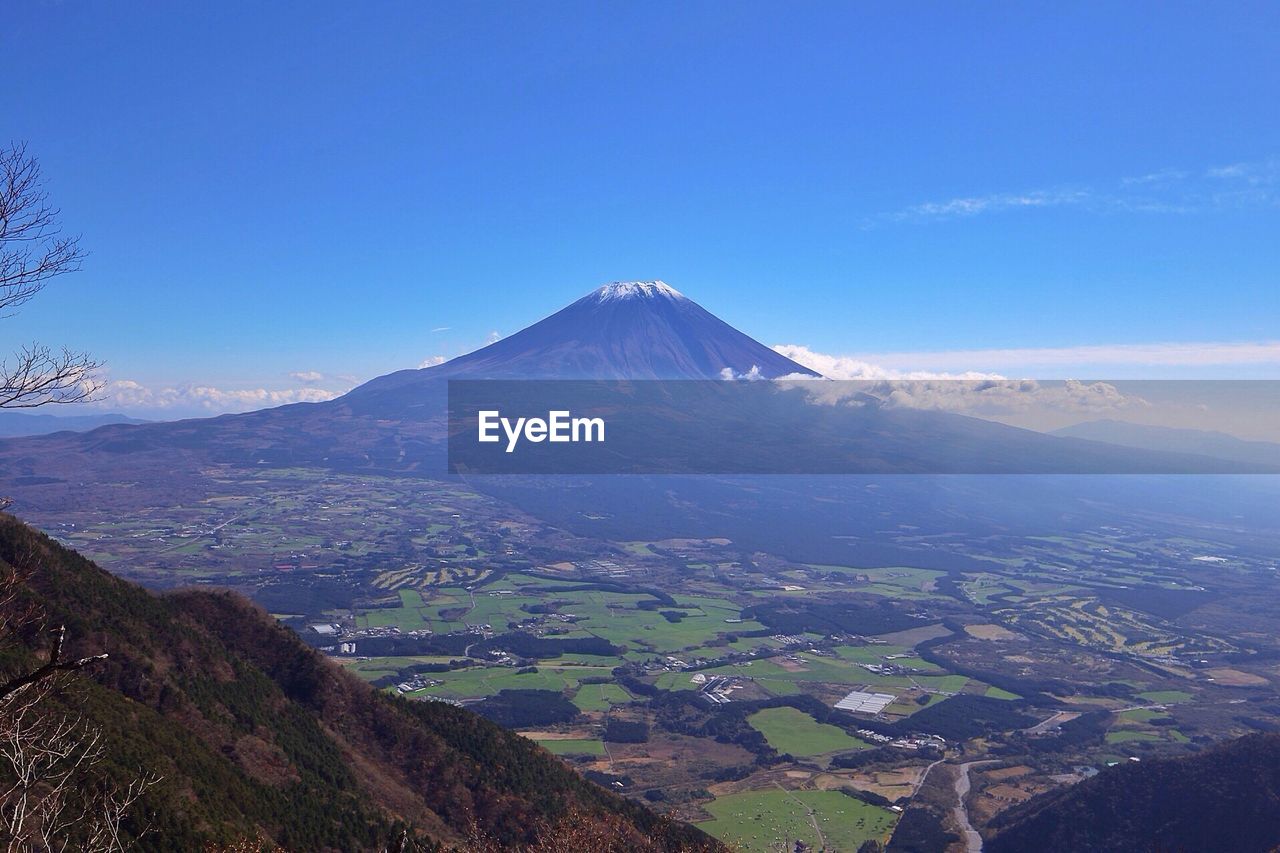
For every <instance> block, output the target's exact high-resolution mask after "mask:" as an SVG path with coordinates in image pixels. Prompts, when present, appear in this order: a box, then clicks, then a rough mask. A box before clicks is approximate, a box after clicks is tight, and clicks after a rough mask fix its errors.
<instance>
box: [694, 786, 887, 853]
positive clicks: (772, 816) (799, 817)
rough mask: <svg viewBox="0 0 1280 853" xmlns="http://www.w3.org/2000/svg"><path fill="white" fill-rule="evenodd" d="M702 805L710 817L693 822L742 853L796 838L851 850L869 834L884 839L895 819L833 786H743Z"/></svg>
mask: <svg viewBox="0 0 1280 853" xmlns="http://www.w3.org/2000/svg"><path fill="white" fill-rule="evenodd" d="M706 809H707V811H709V812H711V814H713V815H715V818H714V819H713V820H709V821H704V822H702V823H699V824H698V825H697V826H698V828H699V829H701V830H703V831H705V832H708V833H710V834H711V835H714V836H715V837H716V838H719V839H720V840H721V841H724V842H726V843H728V844H729V845H731V846H732V847H733V848H734V849H735V850H738V851H742V853H754V851H771V850H782V849H785V850H791V849H793V847H794V845H795V842H796V841H803V842H804V843H805V844H806V845H808V847H809V849H811V850H824V849H825V850H833V851H849V853H852V851H855V850H857V849H858V847H859V846H860V845H861V844H862V843H863V842H864V841H867V840H869V839H876V840H878V841H881V842H884V841H887V840H888V838H889V835H890V833H891V832H892V831H893V826H894V824H895V823H896V822H897V815H895V814H894V813H893V812H891V811H888V810H887V809H882V808H878V807H877V806H872V805H868V804H867V803H864V802H862V801H861V800H855V799H854V798H853V797H849V796H846V795H845V794H842V793H840V792H838V791H783V790H775V791H747V792H746V793H742V794H730V795H729V796H727V797H719V798H717V799H716V800H714V801H713V802H711V803H710V804H708V805H707V806H706ZM815 827H816V829H815ZM819 833H821V837H819ZM784 844H785V847H784V846H781V845H784Z"/></svg>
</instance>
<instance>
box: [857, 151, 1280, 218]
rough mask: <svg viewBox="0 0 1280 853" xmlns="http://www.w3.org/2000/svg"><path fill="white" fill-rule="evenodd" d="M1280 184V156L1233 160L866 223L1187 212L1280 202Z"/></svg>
mask: <svg viewBox="0 0 1280 853" xmlns="http://www.w3.org/2000/svg"><path fill="white" fill-rule="evenodd" d="M1277 185H1280V158H1272V159H1269V160H1258V161H1254V162H1244V163H1231V164H1228V165H1225V166H1214V167H1211V168H1208V169H1201V170H1197V171H1195V172H1190V171H1186V170H1182V169H1161V170H1159V171H1155V172H1148V173H1146V174H1141V175H1134V176H1130V177H1124V178H1121V179H1119V180H1118V181H1113V182H1107V183H1106V184H1102V185H1098V186H1092V187H1090V186H1084V187H1055V188H1048V189H1033V190H1028V191H1025V192H995V193H981V194H976V195H970V196H957V197H954V198H950V199H943V200H940V201H926V202H922V203H919V204H913V205H909V206H907V207H904V208H901V209H899V210H894V211H886V212H883V213H880V214H877V215H875V216H872V217H870V218H869V219H867V220H865V221H864V223H863V227H873V226H875V225H876V224H878V223H886V222H890V223H896V222H935V221H946V220H952V219H964V218H969V217H973V216H977V215H979V214H986V213H999V212H1002V211H1015V210H1031V209H1036V208H1052V207H1073V208H1078V209H1081V210H1085V211H1089V212H1093V213H1102V214H1108V213H1156V214H1186V213H1197V212H1205V211H1213V210H1237V209H1242V208H1244V209H1247V208H1256V207H1267V206H1274V205H1276V204H1277V203H1280V199H1278V198H1277V195H1276V186H1277Z"/></svg>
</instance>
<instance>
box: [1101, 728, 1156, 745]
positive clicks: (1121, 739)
mask: <svg viewBox="0 0 1280 853" xmlns="http://www.w3.org/2000/svg"><path fill="white" fill-rule="evenodd" d="M1143 740H1160V736H1159V735H1153V734H1152V733H1151V732H1136V731H1133V730H1132V729H1120V730H1119V731H1114V732H1107V743H1131V742H1133V741H1143Z"/></svg>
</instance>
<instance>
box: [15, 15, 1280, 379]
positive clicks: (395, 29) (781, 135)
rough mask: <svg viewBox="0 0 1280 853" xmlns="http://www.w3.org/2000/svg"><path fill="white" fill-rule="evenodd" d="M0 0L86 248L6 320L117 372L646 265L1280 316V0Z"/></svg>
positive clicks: (483, 312)
mask: <svg viewBox="0 0 1280 853" xmlns="http://www.w3.org/2000/svg"><path fill="white" fill-rule="evenodd" d="M4 18H5V26H4V28H3V32H2V33H0V42H2V43H3V44H2V48H3V55H4V56H5V60H6V67H7V70H8V74H7V79H8V82H7V85H5V86H4V87H2V88H0V117H2V120H3V136H4V137H7V138H10V139H15V140H19V139H20V140H26V141H27V142H28V143H29V144H30V147H31V149H32V150H33V151H34V152H36V153H37V154H38V155H39V157H40V158H41V160H42V162H43V165H44V169H45V172H46V175H47V178H48V182H49V190H50V192H51V193H52V195H53V198H54V200H55V201H56V202H57V203H58V204H59V205H60V206H61V207H62V210H63V218H64V221H65V223H66V225H67V226H68V228H69V229H71V230H73V231H76V232H79V233H81V234H82V235H83V240H84V244H85V246H86V247H87V248H89V249H90V250H91V251H92V256H91V257H90V258H89V260H88V262H87V263H86V266H85V271H84V272H82V273H80V274H79V275H77V276H75V277H73V278H67V279H65V280H63V281H61V282H59V283H58V284H57V285H56V286H55V287H53V288H51V289H50V290H49V291H48V293H47V294H46V295H45V296H42V297H41V299H40V300H39V301H38V302H36V303H33V304H32V305H31V306H30V307H29V308H28V309H26V310H25V311H24V313H23V314H22V315H21V317H20V318H19V319H11V320H8V321H5V322H4V325H3V326H0V329H2V330H3V335H4V340H5V342H6V343H7V344H8V343H10V342H16V341H17V340H18V339H20V338H22V337H39V338H40V339H42V340H46V341H48V342H51V343H64V342H65V343H68V344H71V345H74V346H77V347H81V348H86V349H89V350H92V351H93V352H95V353H97V354H99V355H101V356H102V357H104V358H105V359H106V360H107V361H108V362H109V363H110V365H111V375H112V376H113V377H114V378H116V379H121V378H129V379H132V380H135V381H138V382H140V383H143V384H146V385H156V384H163V383H205V384H209V385H212V386H218V387H224V386H225V387H267V388H285V387H289V385H290V383H291V382H293V380H291V379H290V378H289V377H288V374H289V373H290V372H295V371H316V372H320V373H323V374H325V375H326V377H332V376H335V375H337V374H347V375H349V376H352V377H358V378H361V379H363V378H368V377H370V376H372V375H375V374H378V373H383V372H387V371H389V370H392V369H396V368H400V367H405V366H415V365H416V364H417V363H419V362H421V361H422V360H423V359H426V358H428V357H430V356H433V355H437V354H442V355H455V354H458V353H459V352H462V351H465V350H468V349H471V348H474V347H475V346H477V345H479V344H481V343H483V342H484V340H485V338H486V336H487V335H488V334H489V333H490V332H491V331H492V330H498V331H499V332H501V333H504V334H505V333H510V332H512V331H515V330H516V329H518V328H520V327H522V326H524V325H527V324H528V323H530V322H532V321H534V320H536V319H538V318H539V317H541V316H543V315H545V314H547V313H550V312H551V311H552V310H554V309H556V308H558V307H560V306H561V305H562V304H564V303H566V302H568V301H570V300H572V299H574V298H576V297H578V296H580V295H581V294H582V293H584V292H586V291H587V290H589V289H591V288H592V287H594V286H596V285H598V284H600V283H602V282H605V281H609V280H613V279H631V278H662V279H665V280H666V281H668V282H670V283H671V284H673V285H674V286H676V287H678V288H680V289H681V290H683V291H684V292H685V293H686V294H688V295H689V296H691V297H692V298H694V299H697V300H698V301H699V302H701V303H702V304H703V305H704V306H706V307H707V308H709V309H710V310H712V311H714V312H716V313H718V314H719V315H721V316H722V317H723V318H724V319H726V320H727V321H729V322H731V323H733V324H734V325H736V326H738V327H739V328H742V329H743V330H744V331H747V332H748V333H750V334H752V335H753V336H755V337H757V338H759V339H761V340H763V341H764V342H766V343H769V344H778V343H791V344H802V345H805V346H808V347H810V348H812V349H814V350H816V351H820V352H823V353H839V354H850V353H852V354H876V353H899V354H900V353H913V352H918V351H922V350H947V351H950V350H965V349H984V350H989V349H1005V348H1041V347H1054V348H1072V347H1079V346H1083V345H1107V346H1111V345H1118V344H1141V343H1151V342H1199V341H1205V342H1215V343H1221V342H1239V341H1275V340H1277V339H1280V323H1278V322H1277V321H1278V320H1280V296H1277V293H1278V292H1280V281H1278V278H1280V276H1278V274H1277V272H1278V271H1280V202H1278V200H1280V109H1278V108H1277V104H1280V62H1277V61H1276V50H1277V48H1276V45H1277V44H1280V6H1277V5H1276V4H1274V3H1233V4H1209V3H1198V4H1178V3H1158V4H1155V3H1153V4H1141V3H1111V2H1109V3H1096V4H1078V5H1077V4H1073V5H1072V6H1071V8H1067V7H1065V6H1064V5H1063V4H1049V3H1043V4H1041V3H1034V4H1028V3H1016V4H1015V3H1008V4H982V5H980V6H975V5H974V4H954V3H939V4H936V5H915V6H913V7H912V8H911V9H910V10H907V9H906V8H905V7H904V6H902V5H900V4H850V3H840V4H836V3H804V4H779V3H740V2H735V3H728V2H724V3H714V4H713V3H626V4H623V3H599V2H592V3H586V2H583V3H572V4H570V3H536V4H535V3H485V4H475V3H453V4H446V3H434V4H419V3H397V4H388V3H370V4H363V3H349V2H347V3H290V4H282V3H268V4H263V6H262V7H261V8H259V7H258V6H256V5H254V6H250V5H248V4H240V3H203V4H195V3H145V2H130V3H88V2H66V3H54V2H32V3H20V4H13V6H12V7H11V8H9V9H7V10H6V12H5V15H4ZM441 327H448V329H447V330H446V331H432V330H433V329H439V328H441ZM973 366H974V367H976V368H981V367H985V366H986V365H980V364H975V365H973ZM326 382H328V383H329V384H334V385H335V386H336V385H337V384H341V383H340V381H339V380H337V379H326ZM320 384H322V385H324V384H325V382H321V383H320Z"/></svg>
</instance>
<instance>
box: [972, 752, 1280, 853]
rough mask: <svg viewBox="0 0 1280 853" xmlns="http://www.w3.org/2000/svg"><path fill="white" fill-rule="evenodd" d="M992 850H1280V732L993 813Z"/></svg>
mask: <svg viewBox="0 0 1280 853" xmlns="http://www.w3.org/2000/svg"><path fill="white" fill-rule="evenodd" d="M991 826H992V828H993V829H995V830H996V831H995V834H994V836H993V837H991V839H990V840H989V841H988V842H987V843H986V845H985V847H984V849H986V850H987V851H989V853H1022V851H1026V850H1036V851H1039V853H1110V852H1111V851H1118V850H1123V851H1132V853H1143V851H1152V853H1155V851H1173V850H1186V851H1201V850H1230V851H1232V852H1233V853H1264V851H1274V850H1276V849H1277V848H1280V734H1255V735H1247V736H1245V737H1242V738H1239V739H1237V740H1233V741H1228V742H1227V743H1224V744H1220V745H1218V746H1216V747H1213V748H1212V749H1209V750H1206V751H1205V752H1203V753H1201V754H1199V755H1194V756H1189V757H1185V758H1171V759H1161V760H1153V761H1143V762H1141V763H1140V764H1139V763H1128V764H1124V765H1121V766H1118V767H1113V768H1110V769H1108V770H1105V771H1103V772H1102V773H1100V774H1099V775H1097V776H1095V777H1093V778H1092V779H1086V780H1085V781H1083V782H1081V783H1079V784H1078V785H1073V786H1071V787H1069V788H1065V789H1062V790H1058V791H1051V792H1049V793H1046V794H1041V795H1040V796H1038V797H1035V798H1034V799H1031V800H1029V801H1027V802H1026V803H1024V804H1022V805H1019V806H1014V807H1013V808H1010V809H1009V810H1008V811H1006V812H1004V813H1002V814H1001V815H999V816H998V817H997V818H996V819H995V820H994V821H993V822H992V824H991Z"/></svg>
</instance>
